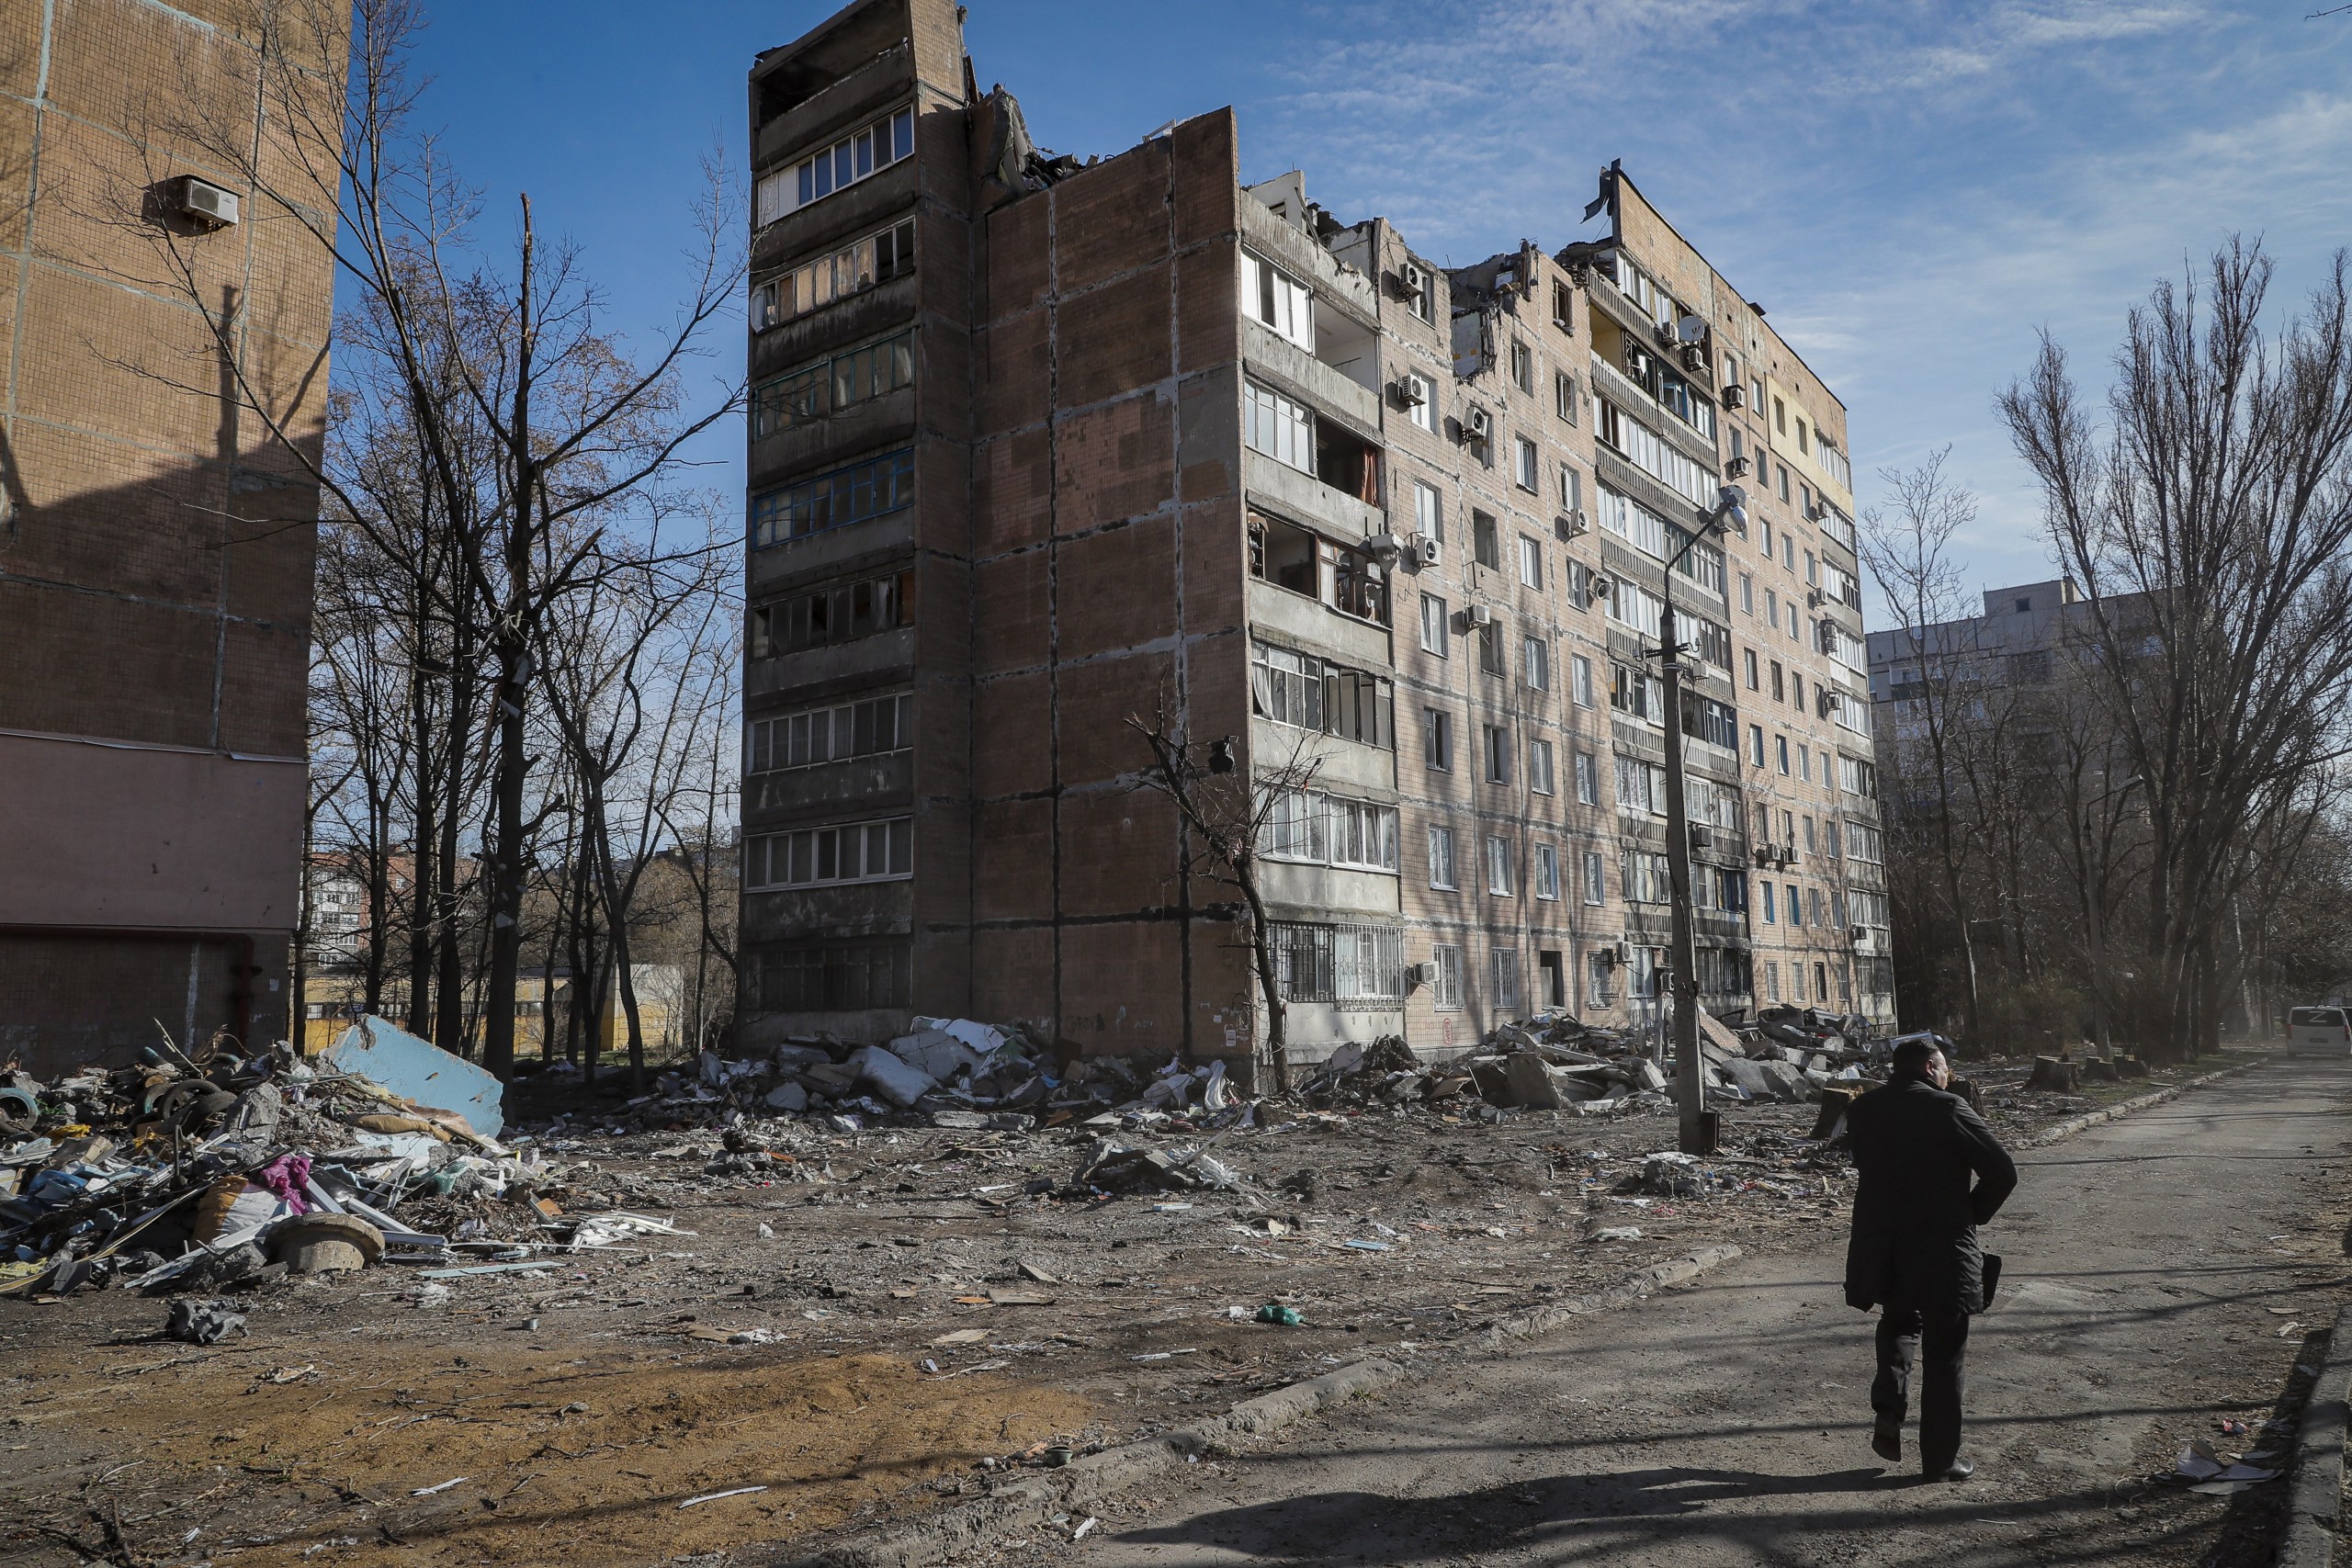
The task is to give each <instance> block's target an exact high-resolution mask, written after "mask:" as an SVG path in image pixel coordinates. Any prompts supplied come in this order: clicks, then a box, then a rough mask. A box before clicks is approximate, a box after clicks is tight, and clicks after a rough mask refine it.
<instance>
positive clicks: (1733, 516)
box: [1715, 485, 1747, 539]
mask: <svg viewBox="0 0 2352 1568" xmlns="http://www.w3.org/2000/svg"><path fill="white" fill-rule="evenodd" d="M1715 520H1716V521H1717V522H1718V523H1720V524H1722V525H1724V527H1726V528H1728V529H1730V530H1731V531H1732V532H1733V533H1735V534H1737V535H1738V536H1740V537H1741V538H1743V539H1745V538H1746V537H1747V491H1744V490H1742V489H1740V487H1739V486H1737V485H1722V486H1718V487H1717V488H1716V491H1715Z"/></svg>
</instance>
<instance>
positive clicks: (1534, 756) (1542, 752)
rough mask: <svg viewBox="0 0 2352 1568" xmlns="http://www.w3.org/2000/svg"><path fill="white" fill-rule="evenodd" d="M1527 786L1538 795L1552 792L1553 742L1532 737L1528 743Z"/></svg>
mask: <svg viewBox="0 0 2352 1568" xmlns="http://www.w3.org/2000/svg"><path fill="white" fill-rule="evenodd" d="M1527 787H1528V789H1529V790H1530V791H1531V792H1532V793H1533V794H1536V795H1549V794H1551V793H1552V743H1551V742H1550V741H1549V740H1534V739H1531V740H1529V741H1528V743H1527Z"/></svg>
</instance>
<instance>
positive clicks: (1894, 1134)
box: [1846, 1073, 2018, 1313]
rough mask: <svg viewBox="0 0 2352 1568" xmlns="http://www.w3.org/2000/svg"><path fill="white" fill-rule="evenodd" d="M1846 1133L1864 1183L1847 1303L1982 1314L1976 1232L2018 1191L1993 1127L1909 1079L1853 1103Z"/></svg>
mask: <svg viewBox="0 0 2352 1568" xmlns="http://www.w3.org/2000/svg"><path fill="white" fill-rule="evenodd" d="M1846 1129H1847V1134H1848V1135H1849V1139H1850V1140H1851V1142H1852V1145H1853V1150H1854V1168H1855V1170H1856V1171H1857V1172H1858V1173H1859V1174H1860V1177H1861V1184H1860V1189H1859V1190H1857V1191H1856V1192H1855V1194H1854V1234H1853V1238H1852V1240H1851V1241H1850V1242H1849V1243H1848V1245H1847V1248H1846V1300H1847V1302H1848V1303H1849V1304H1850V1305H1853V1306H1856V1307H1860V1309H1862V1310H1863V1311H1864V1312H1868V1311H1869V1310H1870V1309H1871V1307H1874V1306H1894V1307H1917V1308H1919V1309H1920V1310H1921V1311H1924V1312H1942V1313H1953V1312H1983V1311H1984V1310H1985V1253H1984V1249H1983V1248H1982V1247H1978V1246H1977V1245H1976V1227H1977V1226H1978V1225H1981V1224H1984V1223H1985V1222H1986V1221H1987V1220H1990V1219H1991V1218H1992V1217H1993V1215H1994V1214H1995V1213H1996V1212H1997V1211H1998V1210H1999V1208H2000V1207H2001V1203H2002V1201H2004V1200H2005V1199H2007V1197H2008V1195H2009V1193H2010V1192H2011V1191H2012V1190H2015V1189H2016V1187H2017V1184H2018V1169H2017V1167H2016V1166H2015V1165H2014V1164H2012V1163H2011V1162H2010V1159H2009V1156H2008V1154H2007V1151H2006V1150H2004V1149H2003V1148H2002V1147H2001V1145H2000V1142H1999V1140H1997V1139H1996V1138H1995V1137H1994V1136H1993V1129H1992V1128H1990V1127H1988V1126H1986V1125H1985V1119H1984V1118H1983V1117H1982V1116H1979V1115H1977V1114H1976V1112H1975V1111H1972V1110H1971V1109H1969V1105H1968V1101H1966V1100H1962V1099H1961V1098H1960V1096H1958V1095H1956V1094H1946V1093H1945V1092H1944V1091H1943V1090H1941V1089H1938V1088H1936V1086H1935V1085H1934V1084H1932V1083H1930V1082H1928V1080H1927V1079H1926V1078H1925V1077H1920V1076H1918V1075H1917V1074H1912V1073H1897V1074H1895V1075H1894V1078H1893V1079H1892V1080H1891V1081H1890V1082H1888V1083H1887V1085H1886V1086H1885V1087H1884V1088H1883V1089H1872V1090H1871V1091H1870V1092H1869V1093H1868V1094H1865V1095H1863V1096H1861V1097H1860V1099H1858V1100H1855V1101H1854V1103H1853V1104H1852V1105H1851V1106H1849V1108H1848V1109H1847V1111H1846ZM1972 1174H1973V1175H1974V1177H1975V1178H1976V1185H1975V1187H1974V1189H1973V1190H1971V1188H1970V1186H1969V1178H1970V1176H1971V1175H1972Z"/></svg>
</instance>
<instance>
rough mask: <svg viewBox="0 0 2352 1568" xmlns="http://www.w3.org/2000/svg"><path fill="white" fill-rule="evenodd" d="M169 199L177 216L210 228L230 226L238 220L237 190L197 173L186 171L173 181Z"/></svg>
mask: <svg viewBox="0 0 2352 1568" xmlns="http://www.w3.org/2000/svg"><path fill="white" fill-rule="evenodd" d="M169 200H170V202H171V209H172V212H173V213H174V215H175V216H176V217H180V218H185V219H187V220H189V221H190V222H192V223H201V224H203V225H204V226H205V227H206V228H208V229H226V228H228V227H229V226H230V225H231V224H232V223H234V222H235V221H236V220H237V195H236V192H234V191H227V190H222V189H221V188H220V186H216V185H214V184H212V183H211V182H210V181H209V180H200V179H198V178H197V177H196V176H195V175H181V176H180V177H179V178H177V179H175V180H174V181H173V182H172V183H171V190H170V197H169Z"/></svg>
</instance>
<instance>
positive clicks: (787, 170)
mask: <svg viewBox="0 0 2352 1568" xmlns="http://www.w3.org/2000/svg"><path fill="white" fill-rule="evenodd" d="M914 151H915V114H914V110H912V109H910V108H906V109H900V110H899V111H898V112H897V113H895V114H891V115H886V116H884V117H883V118H880V119H877V120H876V121H875V122H874V123H873V124H872V125H868V126H862V127H860V128H859V129H858V130H857V132H856V134H854V135H852V136H846V137H843V138H842V140H841V141H836V142H835V143H833V144H832V145H831V147H827V148H824V149H822V150H820V151H819V152H814V153H812V154H810V155H809V156H808V157H806V158H803V159H801V160H800V161H799V162H798V163H797V164H786V166H785V167H783V168H781V169H778V170H777V171H775V173H774V174H772V175H767V176H766V177H765V178H763V179H762V180H761V181H760V188H759V220H760V221H761V222H762V223H763V224H766V223H773V222H775V220H777V219H779V218H782V217H784V216H785V215H786V214H787V213H792V212H797V211H799V210H800V209H802V208H804V207H807V206H808V205H809V203H811V202H814V201H821V200H823V199H824V198H825V197H829V196H831V195H832V194H833V193H834V192H835V191H837V190H846V189H848V188H849V187H850V186H854V185H855V184H857V183H858V182H859V181H860V180H865V179H870V178H872V177H873V176H874V175H878V174H880V173H881V172H882V171H883V170H885V169H887V168H888V167H889V166H890V165H891V164H896V163H898V162H899V161H901V160H902V159H906V158H911V157H912V156H914Z"/></svg>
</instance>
